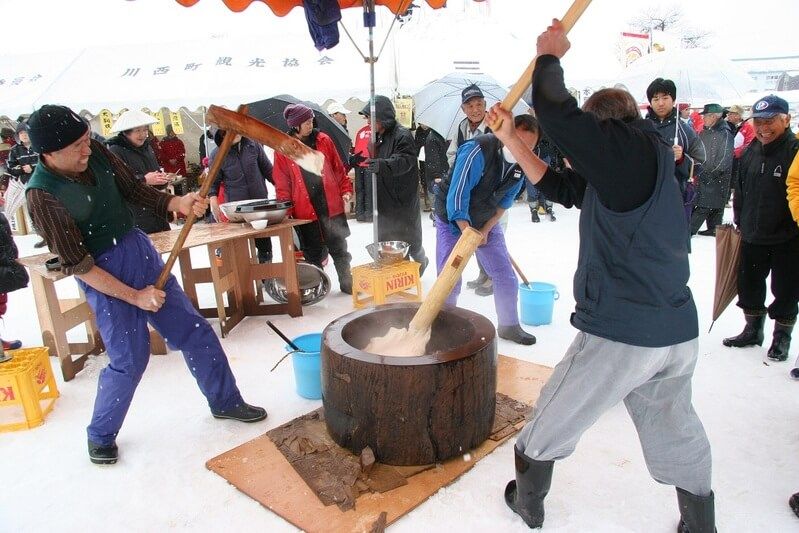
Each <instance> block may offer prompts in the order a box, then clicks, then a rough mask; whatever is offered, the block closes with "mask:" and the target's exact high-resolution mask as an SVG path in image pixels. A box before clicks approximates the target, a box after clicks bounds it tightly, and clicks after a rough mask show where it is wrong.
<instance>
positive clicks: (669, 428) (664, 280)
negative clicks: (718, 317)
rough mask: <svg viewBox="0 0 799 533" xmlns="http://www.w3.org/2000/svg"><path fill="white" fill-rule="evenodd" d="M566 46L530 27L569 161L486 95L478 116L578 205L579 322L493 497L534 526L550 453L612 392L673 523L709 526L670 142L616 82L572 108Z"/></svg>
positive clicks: (534, 172)
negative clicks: (508, 477)
mask: <svg viewBox="0 0 799 533" xmlns="http://www.w3.org/2000/svg"><path fill="white" fill-rule="evenodd" d="M568 49H569V41H568V39H567V38H566V33H565V30H564V27H563V24H562V23H561V22H560V21H558V20H553V22H552V25H551V26H550V27H549V28H548V29H547V31H546V32H544V33H543V34H542V35H541V36H539V37H538V42H537V57H538V61H537V62H536V65H535V70H534V73H533V87H532V97H533V104H534V107H535V114H536V117H537V118H538V120H539V121H540V123H541V126H542V128H543V129H544V131H546V132H547V135H549V136H550V138H551V139H552V141H553V142H554V143H555V144H556V145H557V146H558V148H560V149H561V150H562V151H563V153H564V155H565V156H566V157H567V158H568V161H569V163H570V164H571V166H572V167H573V169H565V170H564V171H562V172H560V173H557V172H555V171H553V170H552V169H550V168H548V167H547V165H546V163H544V162H543V161H541V160H540V159H538V158H537V157H536V156H535V154H533V153H532V152H531V151H530V150H529V147H528V146H527V144H526V143H525V142H524V140H523V139H522V138H520V137H519V136H518V135H517V133H516V131H515V129H514V128H513V127H512V125H511V123H510V121H511V120H512V119H511V115H510V113H508V112H506V111H504V110H502V109H501V108H500V107H499V106H498V105H497V106H495V107H493V108H492V110H491V112H490V113H489V120H490V121H491V123H494V121H495V120H496V119H502V126H501V128H499V129H498V130H497V131H495V133H496V135H497V137H498V138H499V139H500V141H502V142H503V143H504V144H505V146H506V147H507V148H508V149H509V150H510V152H511V153H512V154H513V156H514V157H515V158H516V159H517V160H518V162H519V164H520V165H521V167H522V170H523V171H524V173H525V175H526V176H527V177H528V179H531V180H532V181H533V182H534V183H536V186H538V187H539V188H540V189H541V190H542V191H544V192H545V193H546V194H547V196H548V197H549V198H552V200H553V201H556V202H558V203H562V204H564V205H566V206H576V207H579V208H580V222H579V228H580V229H579V232H580V246H579V256H578V264H577V271H576V273H575V279H574V296H575V300H576V310H575V313H574V314H573V315H572V324H573V325H574V326H575V327H576V328H577V329H579V330H580V331H579V333H578V334H577V337H576V338H575V340H574V342H573V343H572V345H571V347H570V348H569V350H568V351H567V353H566V356H565V357H564V359H563V360H562V361H561V362H560V363H558V365H557V366H556V367H555V369H554V371H553V373H552V376H551V377H550V379H549V380H548V382H547V383H546V385H545V386H544V388H543V389H542V390H541V394H540V396H539V398H538V401H537V402H536V405H535V408H534V409H533V413H532V416H531V419H530V421H529V422H528V423H527V425H525V427H524V428H523V429H522V431H521V433H520V435H519V438H518V440H517V441H516V445H515V455H516V479H515V480H514V481H511V482H510V483H509V484H508V486H507V488H506V491H505V499H506V502H507V504H508V505H509V506H510V508H511V509H512V510H513V511H514V512H516V513H517V514H519V515H520V516H521V517H522V518H523V519H524V521H525V523H527V525H528V526H529V527H531V528H534V527H541V525H542V524H543V522H544V499H545V497H546V495H547V493H548V492H549V488H550V484H551V480H552V472H553V467H554V463H555V461H557V460H561V459H565V458H566V457H568V456H569V455H571V453H572V452H573V451H574V449H575V447H576V445H577V442H578V441H579V439H580V436H581V435H582V434H583V432H585V431H586V430H587V429H588V428H589V427H591V426H592V425H593V424H594V422H596V420H597V419H598V418H599V417H600V416H601V415H602V413H604V412H605V411H607V410H608V409H610V408H611V407H613V406H614V405H616V404H618V403H619V402H620V401H624V403H625V406H626V407H627V411H628V413H629V414H630V416H631V418H632V419H633V422H634V423H635V425H636V428H637V430H638V436H639V439H640V440H641V445H642V448H643V452H644V459H645V460H646V463H647V466H648V468H649V472H650V474H651V475H652V477H653V478H654V479H655V480H656V481H658V482H660V483H664V484H668V485H674V486H676V487H677V500H678V503H679V510H680V515H681V521H680V524H679V531H681V532H691V533H711V532H713V531H714V528H715V511H714V496H713V492H712V490H711V455H710V444H709V442H708V440H707V436H706V434H705V430H704V428H703V426H702V423H701V421H700V420H699V417H698V416H697V415H696V412H695V411H694V408H693V406H692V403H691V379H692V376H693V371H694V366H695V365H696V361H697V352H698V343H697V336H698V334H699V329H698V319H697V313H696V307H695V305H694V302H693V298H692V296H691V291H690V289H689V288H688V285H687V283H688V277H689V265H688V250H687V239H686V238H685V234H686V232H687V221H686V220H685V218H684V217H682V216H680V213H681V212H682V201H681V198H680V194H679V187H678V185H677V181H676V180H675V179H674V172H675V170H674V165H675V162H674V152H673V149H672V147H671V145H670V144H667V143H664V142H663V141H662V139H661V137H660V135H659V134H658V132H657V131H656V129H655V127H654V124H653V123H652V121H651V120H645V119H642V118H641V116H640V113H639V110H638V105H637V103H636V100H635V98H633V97H632V95H630V94H629V93H628V92H627V91H624V90H621V89H602V90H600V91H597V92H595V93H594V94H593V95H592V96H591V97H590V98H589V99H588V100H587V101H586V102H585V104H584V105H583V109H582V110H581V109H580V108H579V107H578V105H577V101H576V100H575V99H574V98H573V97H572V96H571V95H570V94H569V91H568V90H567V89H566V86H565V84H564V73H563V69H562V67H561V65H560V58H561V57H563V55H564V54H565V53H566V51H567V50H568ZM607 154H615V157H608V156H607ZM620 257H624V261H619V260H618V258H620Z"/></svg>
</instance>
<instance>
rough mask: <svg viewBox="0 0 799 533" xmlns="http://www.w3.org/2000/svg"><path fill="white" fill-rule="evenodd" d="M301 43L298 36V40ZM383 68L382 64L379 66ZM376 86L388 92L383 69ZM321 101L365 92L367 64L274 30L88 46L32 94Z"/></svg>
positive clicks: (169, 103) (93, 104)
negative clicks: (265, 36) (265, 34)
mask: <svg viewBox="0 0 799 533" xmlns="http://www.w3.org/2000/svg"><path fill="white" fill-rule="evenodd" d="M303 44H306V43H303ZM383 70H386V69H383ZM380 72H381V71H380V70H378V79H377V80H376V87H377V90H378V92H381V91H384V92H385V93H386V94H391V86H390V82H389V81H390V79H391V76H389V75H385V76H382V77H381V76H380ZM281 93H290V94H292V95H293V96H296V97H297V98H300V99H303V100H311V101H316V102H322V101H325V100H327V99H328V98H333V99H337V100H346V99H347V98H350V97H353V96H355V97H360V98H365V97H368V94H369V83H368V69H367V68H366V65H365V64H364V62H363V60H362V59H361V58H360V57H359V56H358V54H357V53H356V52H355V51H354V50H353V49H352V48H351V47H348V46H347V44H346V43H342V45H341V46H339V47H337V48H335V49H333V50H325V51H322V52H318V51H316V50H315V49H314V48H313V47H311V46H308V45H307V44H306V45H305V46H297V44H296V42H293V40H292V39H288V38H285V37H284V36H280V38H278V37H277V36H275V38H273V39H270V40H269V42H265V41H260V42H259V41H257V40H255V39H252V38H250V39H245V38H235V39H212V40H208V41H184V42H179V43H168V44H149V45H135V46H132V45H127V46H103V47H94V48H88V49H86V50H84V51H83V53H82V54H81V55H80V56H79V57H78V58H77V59H76V60H75V61H74V63H73V64H72V65H71V66H70V67H69V69H67V70H66V72H64V73H63V74H62V75H61V76H60V77H59V78H58V79H57V80H56V81H55V82H54V83H53V84H52V85H51V86H50V87H49V89H48V90H46V91H45V92H44V93H42V94H40V95H39V96H38V98H37V99H36V102H35V105H36V106H37V107H38V106H40V105H42V104H45V103H57V104H64V105H68V106H70V107H72V108H74V109H75V110H86V111H89V112H91V113H95V114H96V113H97V112H99V111H100V110H101V109H109V110H111V111H118V110H119V109H121V108H130V109H139V108H149V109H160V108H161V107H168V108H170V109H178V108H180V107H187V108H189V109H197V108H199V107H201V106H207V105H209V104H216V105H224V106H226V107H229V108H235V107H236V106H238V105H239V104H242V103H247V102H252V101H256V100H261V99H263V98H267V97H270V96H272V95H275V94H281Z"/></svg>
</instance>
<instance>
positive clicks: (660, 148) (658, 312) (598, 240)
mask: <svg viewBox="0 0 799 533" xmlns="http://www.w3.org/2000/svg"><path fill="white" fill-rule="evenodd" d="M650 138H651V139H652V141H653V142H654V143H655V145H656V146H657V157H658V176H657V182H656V184H655V189H654V191H653V193H652V196H651V197H650V198H649V199H648V200H647V201H646V202H645V203H644V204H643V205H641V206H639V207H637V208H635V209H633V210H631V211H627V212H625V213H617V212H614V211H611V210H609V209H607V208H606V207H605V206H603V205H602V203H601V202H600V200H599V197H598V196H597V194H596V191H595V190H594V189H593V187H591V186H590V184H589V185H588V186H587V188H586V191H585V197H584V200H583V205H582V211H581V213H580V256H579V260H578V264H577V272H576V273H575V275H574V299H575V301H576V304H577V305H576V311H575V312H574V313H573V314H572V318H571V322H572V325H574V327H575V328H577V329H579V330H581V331H584V332H586V333H590V334H592V335H596V336H598V337H602V338H605V339H609V340H612V341H617V342H623V343H625V344H630V345H634V346H645V347H652V348H658V347H664V346H671V345H674V344H679V343H681V342H685V341H688V340H691V339H694V338H696V337H697V336H698V335H699V326H698V323H697V316H696V306H695V305H694V300H693V297H692V296H691V290H690V289H689V288H688V285H687V283H688V278H689V276H690V272H689V265H688V250H687V240H686V238H685V236H686V235H687V234H688V227H687V222H686V219H685V214H684V211H683V204H682V196H681V195H680V188H679V185H678V183H677V180H676V179H675V178H674V154H673V152H672V151H671V148H670V147H668V146H666V144H665V143H663V142H662V141H661V140H660V139H659V138H658V137H657V136H656V134H651V135H650Z"/></svg>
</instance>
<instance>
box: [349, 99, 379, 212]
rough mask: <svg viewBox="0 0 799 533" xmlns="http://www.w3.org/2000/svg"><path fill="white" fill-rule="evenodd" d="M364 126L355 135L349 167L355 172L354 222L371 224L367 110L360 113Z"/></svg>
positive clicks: (370, 177)
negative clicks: (364, 120)
mask: <svg viewBox="0 0 799 533" xmlns="http://www.w3.org/2000/svg"><path fill="white" fill-rule="evenodd" d="M360 114H361V115H362V116H364V117H366V124H365V125H364V126H363V127H362V128H361V129H359V130H358V132H357V133H356V134H355V142H354V143H353V145H352V155H350V161H349V166H351V167H352V168H353V169H354V170H355V220H357V221H358V222H371V221H372V218H373V214H372V175H371V174H370V173H369V172H368V171H367V170H366V160H367V159H369V144H370V143H371V142H372V127H371V125H370V124H369V110H368V109H366V110H365V111H361V112H360Z"/></svg>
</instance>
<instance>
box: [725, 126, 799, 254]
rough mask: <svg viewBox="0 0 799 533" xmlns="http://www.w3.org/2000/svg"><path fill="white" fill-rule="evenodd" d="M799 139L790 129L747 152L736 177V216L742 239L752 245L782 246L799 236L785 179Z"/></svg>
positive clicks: (755, 144)
mask: <svg viewBox="0 0 799 533" xmlns="http://www.w3.org/2000/svg"><path fill="white" fill-rule="evenodd" d="M797 151H799V140H797V139H796V137H795V136H794V134H793V132H792V131H791V130H790V128H787V129H786V130H785V133H783V134H782V137H780V138H779V139H777V140H775V141H772V142H770V143H769V144H766V145H765V146H764V145H763V144H761V142H760V141H759V140H758V139H755V140H754V141H752V144H750V145H749V147H748V148H747V149H746V150H744V153H743V155H741V159H740V160H739V161H740V163H739V165H738V169H737V176H736V178H735V199H734V201H733V214H734V217H735V219H734V220H735V224H736V225H737V226H738V227H739V228H740V230H741V237H742V238H743V240H744V241H746V242H748V243H751V244H766V245H768V244H779V243H783V242H786V241H789V240H791V239H793V238H794V237H796V236H797V235H799V226H797V225H796V222H795V221H794V220H793V218H792V217H791V212H790V210H789V209H788V198H787V188H786V186H785V179H786V177H787V176H788V168H789V167H790V166H791V163H792V162H793V159H794V157H795V156H796V152H797Z"/></svg>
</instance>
